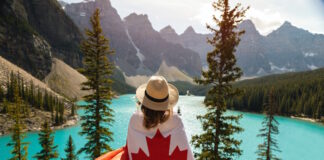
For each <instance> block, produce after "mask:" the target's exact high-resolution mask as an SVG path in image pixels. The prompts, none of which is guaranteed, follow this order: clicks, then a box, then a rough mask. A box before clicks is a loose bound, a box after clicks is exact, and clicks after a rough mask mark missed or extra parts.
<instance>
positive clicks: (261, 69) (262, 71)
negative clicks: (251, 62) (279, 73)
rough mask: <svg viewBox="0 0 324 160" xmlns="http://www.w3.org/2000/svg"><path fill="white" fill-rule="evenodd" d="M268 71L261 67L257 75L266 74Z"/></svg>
mask: <svg viewBox="0 0 324 160" xmlns="http://www.w3.org/2000/svg"><path fill="white" fill-rule="evenodd" d="M266 73H267V72H266V71H265V70H264V69H263V68H260V69H259V70H258V72H257V75H264V74H266Z"/></svg>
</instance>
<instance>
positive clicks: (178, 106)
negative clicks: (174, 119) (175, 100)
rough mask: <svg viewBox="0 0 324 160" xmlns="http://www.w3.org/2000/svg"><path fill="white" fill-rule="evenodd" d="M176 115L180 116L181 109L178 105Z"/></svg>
mask: <svg viewBox="0 0 324 160" xmlns="http://www.w3.org/2000/svg"><path fill="white" fill-rule="evenodd" d="M177 113H178V115H179V116H181V110H180V106H178V111H177Z"/></svg>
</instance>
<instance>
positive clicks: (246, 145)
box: [0, 95, 324, 160]
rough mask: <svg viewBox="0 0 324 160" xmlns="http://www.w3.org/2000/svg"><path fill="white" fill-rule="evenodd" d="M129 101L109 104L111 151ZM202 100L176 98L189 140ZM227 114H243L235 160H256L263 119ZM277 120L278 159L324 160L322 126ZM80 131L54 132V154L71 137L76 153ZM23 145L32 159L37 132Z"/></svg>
mask: <svg viewBox="0 0 324 160" xmlns="http://www.w3.org/2000/svg"><path fill="white" fill-rule="evenodd" d="M133 97H134V95H124V96H120V98H118V99H115V100H113V103H112V108H113V109H114V110H115V122H114V124H113V128H112V130H113V132H114V139H115V141H114V142H112V143H110V145H111V146H112V147H113V148H119V147H121V146H123V145H124V144H125V141H126V134H127V125H128V122H129V119H130V117H131V115H132V113H133V112H134V111H135V110H136V107H135V100H134V98H133ZM203 99H204V98H203V97H185V96H182V97H180V100H179V103H178V106H181V112H182V116H181V117H182V119H183V122H184V125H185V128H186V131H187V135H188V137H189V139H190V137H191V135H194V134H197V133H200V132H201V126H200V123H199V121H198V120H196V115H198V114H203V113H204V112H205V109H204V107H203V104H202V101H203ZM78 113H79V114H83V111H82V110H79V111H78ZM228 114H243V116H244V117H243V119H241V121H240V124H241V126H242V127H243V128H244V129H245V131H244V132H243V133H241V134H239V135H236V136H237V137H238V138H239V139H242V140H243V143H242V145H241V148H242V149H243V155H242V156H241V157H239V158H237V159H238V160H253V159H256V154H255V151H256V149H257V145H258V144H259V143H261V141H262V139H260V138H257V137H256V135H257V134H258V131H259V129H260V127H261V122H262V120H263V115H259V114H252V113H242V112H236V111H229V113H228ZM277 120H278V121H279V123H280V126H279V130H280V134H279V135H278V136H277V137H276V138H277V140H278V143H279V147H280V149H281V150H282V152H281V153H278V154H277V155H278V156H279V157H280V158H282V159H283V160H324V147H323V146H324V126H322V125H318V124H314V123H310V122H305V121H300V120H295V119H290V118H285V117H277ZM80 130H81V128H80V125H79V124H78V125H76V126H73V127H69V128H65V129H61V130H56V131H55V144H56V145H59V146H58V152H59V154H60V156H61V157H63V156H65V153H64V148H65V145H66V142H67V139H68V136H69V135H72V137H73V140H74V143H75V145H76V147H77V149H79V148H80V147H81V146H83V145H84V144H85V142H86V141H85V139H84V138H82V137H81V136H80V135H79V134H78V132H79V131H80ZM10 140H11V138H10V136H2V137H0V155H1V157H0V159H1V160H6V159H8V158H9V157H10V156H11V155H10V150H11V148H9V147H7V146H6V144H7V143H8V142H9V141H10ZM26 141H28V142H30V145H29V149H28V153H29V159H32V156H33V155H35V154H36V153H37V152H38V151H39V150H40V149H41V147H40V145H39V144H38V134H37V132H29V133H28V134H27V138H26ZM84 156H85V155H84V154H82V155H79V157H80V159H85V158H84Z"/></svg>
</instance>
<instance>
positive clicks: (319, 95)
mask: <svg viewBox="0 0 324 160" xmlns="http://www.w3.org/2000/svg"><path fill="white" fill-rule="evenodd" d="M234 86H235V87H238V88H240V89H242V90H243V94H242V95H241V96H239V97H237V98H234V99H232V100H230V101H229V102H228V107H229V108H231V109H235V110H242V111H251V112H263V106H264V104H265V102H266V99H267V95H268V93H269V91H270V89H271V88H272V87H273V88H274V93H273V94H274V96H275V102H276V106H277V114H279V115H285V116H291V115H294V116H307V117H311V118H316V119H320V117H321V116H322V115H324V68H322V69H317V70H313V71H307V72H297V73H286V74H278V75H271V76H266V77H261V78H257V79H252V80H245V81H240V82H238V83H236V84H235V85H234Z"/></svg>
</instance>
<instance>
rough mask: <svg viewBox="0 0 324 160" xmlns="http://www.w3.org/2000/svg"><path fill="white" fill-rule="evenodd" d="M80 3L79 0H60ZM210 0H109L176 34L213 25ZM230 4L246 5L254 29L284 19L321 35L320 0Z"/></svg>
mask: <svg viewBox="0 0 324 160" xmlns="http://www.w3.org/2000/svg"><path fill="white" fill-rule="evenodd" d="M64 1H66V2H69V3H72V2H80V1H83V0H64ZM212 2H213V0H111V3H112V5H113V7H115V8H116V9H117V11H118V13H119V15H120V16H121V18H124V17H126V16H128V15H129V14H130V13H133V12H135V13H137V14H147V15H148V17H149V19H150V21H151V23H152V25H153V27H154V29H155V30H157V31H159V30H160V29H162V28H164V27H165V26H167V25H171V26H172V27H173V28H174V29H175V30H176V32H177V33H178V34H181V33H182V32H183V31H184V30H185V29H186V28H187V27H188V26H192V27H193V28H194V29H195V30H196V32H199V33H208V30H207V29H206V23H208V24H213V22H212V15H213V14H216V15H217V13H216V12H215V11H214V10H213V8H212V6H211V4H212ZM230 3H231V5H232V6H234V4H235V3H241V4H242V6H243V7H247V6H250V9H249V10H248V12H247V13H246V18H247V19H251V20H252V21H253V22H254V24H255V25H256V28H257V30H258V31H259V32H260V33H261V34H263V35H267V34H269V33H270V32H271V31H273V30H275V29H277V28H278V27H280V25H281V24H283V23H284V21H289V22H291V23H292V24H293V25H294V26H297V27H299V28H303V29H306V30H308V31H310V32H312V33H320V34H324V0H230Z"/></svg>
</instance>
